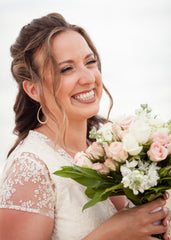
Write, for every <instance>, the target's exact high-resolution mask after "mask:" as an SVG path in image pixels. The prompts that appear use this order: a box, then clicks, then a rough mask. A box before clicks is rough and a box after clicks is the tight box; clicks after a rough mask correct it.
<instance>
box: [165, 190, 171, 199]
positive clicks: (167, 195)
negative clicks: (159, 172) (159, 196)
mask: <svg viewBox="0 0 171 240" xmlns="http://www.w3.org/2000/svg"><path fill="white" fill-rule="evenodd" d="M169 197H170V195H169V193H168V192H167V191H166V192H165V195H164V199H165V200H168V199H169Z"/></svg>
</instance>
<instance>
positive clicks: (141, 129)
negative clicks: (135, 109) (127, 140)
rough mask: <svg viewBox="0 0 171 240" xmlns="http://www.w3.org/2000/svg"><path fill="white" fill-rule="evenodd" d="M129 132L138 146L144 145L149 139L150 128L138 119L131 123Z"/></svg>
mask: <svg viewBox="0 0 171 240" xmlns="http://www.w3.org/2000/svg"><path fill="white" fill-rule="evenodd" d="M129 132H130V133H131V134H133V135H134V136H135V138H136V140H137V142H138V143H139V144H145V143H146V142H148V140H149V139H150V134H151V127H150V126H149V125H148V124H147V123H146V122H145V121H144V120H143V119H141V118H140V119H137V120H136V121H135V122H132V123H131V125H130V128H129Z"/></svg>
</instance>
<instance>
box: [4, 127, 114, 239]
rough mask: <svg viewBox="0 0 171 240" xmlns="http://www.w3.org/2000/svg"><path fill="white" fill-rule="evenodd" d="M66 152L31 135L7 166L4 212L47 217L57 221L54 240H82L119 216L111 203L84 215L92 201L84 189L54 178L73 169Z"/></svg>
mask: <svg viewBox="0 0 171 240" xmlns="http://www.w3.org/2000/svg"><path fill="white" fill-rule="evenodd" d="M72 164H73V163H72V157H71V156H69V155H68V154H67V153H66V152H65V151H64V150H63V149H61V148H60V147H56V148H55V149H54V147H53V144H52V142H51V141H50V140H49V139H48V138H47V137H46V136H44V135H43V134H40V133H37V132H35V131H30V132H29V135H28V136H27V138H26V139H25V140H24V141H23V142H22V143H20V145H18V147H17V148H16V149H15V150H14V152H13V153H12V154H11V155H10V157H9V159H8V160H7V162H6V165H5V169H4V171H3V174H2V176H1V179H0V208H8V209H16V210H19V211H27V212H33V213H37V214H43V215H45V216H47V217H50V218H53V219H54V229H53V233H52V236H51V239H52V240H66V239H70V240H80V239H82V238H83V237H85V236H86V235H87V234H88V233H90V232H91V231H92V230H93V229H95V228H96V227H98V226H99V225H100V224H101V223H102V222H104V221H105V220H106V219H108V218H109V217H111V216H112V215H113V214H114V213H116V209H115V208H114V206H113V204H112V203H111V201H110V200H106V201H104V202H100V203H98V204H96V205H95V206H93V207H91V208H89V209H86V210H85V211H84V212H82V207H83V205H84V204H85V203H86V202H87V201H88V200H89V199H88V198H87V197H86V195H85V194H84V191H85V188H84V186H82V185H80V184H78V183H77V182H75V181H74V180H72V179H68V178H62V177H59V176H56V175H54V174H53V173H54V172H55V171H56V170H59V169H61V166H64V165H72Z"/></svg>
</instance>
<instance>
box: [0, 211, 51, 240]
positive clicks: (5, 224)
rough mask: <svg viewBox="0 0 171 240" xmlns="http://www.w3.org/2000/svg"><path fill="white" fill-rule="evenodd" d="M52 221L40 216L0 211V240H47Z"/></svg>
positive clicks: (22, 212) (29, 213) (21, 212)
mask: <svg viewBox="0 0 171 240" xmlns="http://www.w3.org/2000/svg"><path fill="white" fill-rule="evenodd" d="M53 224H54V220H53V219H52V218H50V217H47V216H44V215H42V214H37V213H31V212H24V211H20V210H14V209H0V239H1V240H11V239H13V240H23V239H25V240H49V239H50V236H51V233H52V230H53Z"/></svg>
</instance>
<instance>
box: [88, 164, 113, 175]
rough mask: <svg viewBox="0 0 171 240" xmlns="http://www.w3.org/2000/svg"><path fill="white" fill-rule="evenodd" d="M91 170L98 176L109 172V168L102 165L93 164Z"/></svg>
mask: <svg viewBox="0 0 171 240" xmlns="http://www.w3.org/2000/svg"><path fill="white" fill-rule="evenodd" d="M92 169H93V170H96V171H97V172H98V173H100V174H108V173H109V172H110V170H109V168H108V167H106V166H105V165H104V164H103V163H99V162H97V163H94V164H93V166H92Z"/></svg>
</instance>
